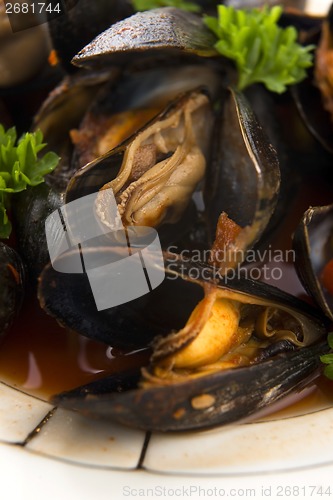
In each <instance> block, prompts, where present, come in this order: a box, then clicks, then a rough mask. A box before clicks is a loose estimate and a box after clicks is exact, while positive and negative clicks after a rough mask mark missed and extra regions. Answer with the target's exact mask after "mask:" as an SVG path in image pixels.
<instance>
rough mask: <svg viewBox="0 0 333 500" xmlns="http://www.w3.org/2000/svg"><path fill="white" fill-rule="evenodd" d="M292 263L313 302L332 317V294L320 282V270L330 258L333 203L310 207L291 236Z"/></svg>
mask: <svg viewBox="0 0 333 500" xmlns="http://www.w3.org/2000/svg"><path fill="white" fill-rule="evenodd" d="M293 246H294V250H295V259H296V260H295V266H296V270H297V273H298V275H299V278H300V280H301V282H302V283H303V285H304V287H305V289H306V290H307V292H308V293H309V294H310V295H311V296H312V297H313V299H314V300H315V302H316V304H318V306H319V307H321V309H322V310H323V312H324V313H325V314H326V315H327V316H328V317H329V318H330V319H331V320H333V296H332V295H330V294H329V292H328V291H326V290H325V288H324V286H323V285H322V283H321V279H320V277H321V273H322V272H323V269H324V267H325V265H326V264H327V263H328V262H329V260H330V259H332V258H333V205H327V206H325V207H311V208H309V209H308V210H307V211H306V212H305V214H304V216H303V218H302V220H301V222H300V223H299V225H298V227H297V229H296V231H295V234H294V237H293Z"/></svg>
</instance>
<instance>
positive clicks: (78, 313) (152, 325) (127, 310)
mask: <svg viewBox="0 0 333 500" xmlns="http://www.w3.org/2000/svg"><path fill="white" fill-rule="evenodd" d="M85 252H89V256H90V259H91V260H93V261H94V262H96V263H97V262H98V261H102V262H103V264H104V265H105V264H106V263H107V262H108V260H110V257H111V256H112V250H110V248H101V247H98V248H88V249H86V250H85ZM74 253H75V251H72V252H68V254H67V255H66V254H64V255H63V256H62V257H60V258H59V259H58V261H57V262H58V264H59V265H61V263H62V262H64V263H66V259H70V258H71V257H72V256H73V255H74ZM105 279H106V280H107V279H108V276H107V275H106V276H105ZM128 287H131V283H128ZM38 297H39V301H40V304H41V306H42V308H43V309H44V310H45V311H46V312H47V313H49V314H50V315H51V316H54V317H55V318H56V319H57V321H58V322H59V323H60V324H62V325H63V326H66V327H67V328H70V329H72V330H75V331H77V332H79V333H80V334H82V335H84V336H86V337H89V338H93V339H95V340H99V341H101V342H104V343H106V344H108V345H112V346H115V347H127V348H128V347H135V348H137V347H146V346H147V344H148V343H149V342H151V341H152V339H153V338H154V337H156V335H165V334H167V333H169V332H170V330H171V329H173V328H178V329H179V328H181V327H182V326H183V325H184V323H185V322H186V319H187V318H188V316H189V315H190V313H191V311H192V310H193V308H194V307H195V305H196V304H197V302H198V301H199V300H200V299H201V298H202V290H201V288H200V287H198V286H196V285H194V284H189V283H186V282H185V281H184V280H182V279H181V278H177V279H176V278H175V279H173V280H169V279H165V280H164V281H163V283H162V284H161V285H159V286H158V287H157V288H155V289H154V290H152V291H150V292H149V293H148V294H146V295H143V296H141V297H139V298H137V299H135V300H132V301H131V302H128V303H125V304H122V305H119V306H115V307H111V308H109V309H105V310H102V311H98V310H97V307H96V303H95V300H94V297H93V293H92V289H91V286H90V284H89V280H88V276H87V274H79V273H78V274H74V273H68V274H65V273H61V272H58V271H56V270H54V268H53V267H52V266H51V264H49V265H48V266H46V267H45V269H44V270H43V272H42V274H41V276H40V278H39V288H38ZM180 303H181V304H182V307H179V304H180Z"/></svg>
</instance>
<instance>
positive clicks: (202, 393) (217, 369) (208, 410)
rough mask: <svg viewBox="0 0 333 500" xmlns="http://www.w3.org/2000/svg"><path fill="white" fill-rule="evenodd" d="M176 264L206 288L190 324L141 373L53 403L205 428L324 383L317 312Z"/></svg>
mask: <svg viewBox="0 0 333 500" xmlns="http://www.w3.org/2000/svg"><path fill="white" fill-rule="evenodd" d="M171 263H172V267H171V266H170V269H171V271H170V272H171V274H173V275H174V276H177V278H178V279H180V280H181V281H182V282H184V280H185V284H187V286H188V287H189V292H190V293H191V287H192V286H193V285H194V283H195V284H196V286H197V287H199V288H201V287H204V288H205V289H206V290H207V291H206V293H205V297H204V298H203V299H202V301H201V302H199V304H198V305H197V306H196V309H195V310H194V312H193V313H192V315H191V317H190V319H189V321H188V323H187V324H186V326H185V327H184V328H183V329H181V330H180V331H179V332H178V333H175V332H173V333H171V334H170V335H169V336H167V337H164V338H159V339H157V340H156V341H155V345H153V355H152V357H151V365H150V366H148V367H144V368H143V370H142V373H141V374H140V371H135V372H124V373H118V374H116V375H114V376H110V377H107V378H105V379H102V380H99V381H97V382H95V383H92V384H89V385H87V386H83V387H81V388H78V389H74V390H73V391H69V392H67V393H63V394H59V395H57V396H56V397H55V398H54V399H53V402H54V403H56V404H58V405H60V406H63V407H65V408H70V409H74V410H76V411H80V412H82V413H84V414H86V415H90V416H94V417H101V418H108V419H111V420H114V421H117V422H120V423H123V424H126V425H130V426H135V427H139V428H142V429H146V430H154V431H156V430H158V431H170V430H173V431H176V430H177V431H178V430H190V429H203V428H207V427H212V426H216V425H222V424H226V423H230V422H233V421H235V420H238V419H239V418H244V417H246V416H249V415H251V414H252V413H254V412H256V411H257V410H259V409H260V408H262V407H265V406H267V405H269V404H271V403H273V402H274V401H277V400H278V399H280V398H281V397H283V396H285V395H286V394H288V393H290V392H291V391H293V390H295V389H300V388H301V387H303V386H304V385H305V384H307V383H309V381H310V380H313V378H314V377H315V376H317V375H318V373H319V369H320V361H319V355H321V354H323V353H325V352H327V351H328V346H327V344H326V342H325V341H321V342H320V339H322V338H323V337H324V336H325V331H326V330H325V322H323V321H322V318H321V316H320V314H318V311H316V310H314V309H312V308H311V307H309V306H308V305H306V304H305V303H303V302H302V301H298V300H296V299H295V298H293V297H291V296H289V295H288V294H285V293H282V292H281V291H279V290H277V289H275V288H273V287H270V286H267V285H264V284H263V283H259V282H254V281H251V280H244V279H242V280H237V279H236V280H229V281H228V280H223V279H219V280H217V278H216V275H215V273H214V270H213V268H208V267H207V266H206V265H198V264H195V263H194V262H191V261H187V262H183V261H182V260H181V259H180V260H177V264H176V265H175V261H174V259H171V261H170V262H169V264H171ZM166 266H167V267H168V260H166ZM179 273H181V275H180V274H179ZM192 275H195V276H196V278H195V279H193V278H191V276H192ZM173 283H174V286H175V287H176V288H177V284H178V280H175V281H173ZM183 285H184V283H183ZM185 286H186V285H185ZM207 287H208V288H207ZM187 293H188V292H187ZM232 332H233V333H232ZM273 346H275V347H274V348H273Z"/></svg>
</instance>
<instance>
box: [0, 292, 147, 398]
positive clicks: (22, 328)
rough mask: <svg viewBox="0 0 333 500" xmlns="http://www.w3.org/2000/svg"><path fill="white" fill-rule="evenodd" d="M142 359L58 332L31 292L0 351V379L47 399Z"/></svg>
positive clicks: (136, 353) (140, 352) (144, 354)
mask: <svg viewBox="0 0 333 500" xmlns="http://www.w3.org/2000/svg"><path fill="white" fill-rule="evenodd" d="M27 295H29V294H27ZM148 358H149V351H148V349H142V350H138V351H132V352H123V351H120V350H116V349H113V348H111V347H109V346H107V345H105V344H103V343H101V342H97V341H94V340H90V339H88V338H85V337H83V336H81V335H78V334H77V333H76V332H74V331H69V330H67V329H65V328H62V327H61V326H60V325H58V323H57V322H56V321H55V320H54V318H51V317H50V316H48V315H47V314H45V313H44V312H43V311H42V310H41V309H40V307H39V304H38V302H37V299H36V298H34V294H33V293H31V294H30V297H29V298H28V299H27V300H26V301H25V302H24V304H23V308H22V311H21V313H20V316H19V318H17V321H16V323H15V324H14V326H13V328H12V329H11V331H10V332H8V334H7V336H6V337H5V339H4V340H3V342H2V344H1V346H0V367H1V368H0V380H2V381H4V382H6V383H8V384H10V385H12V386H14V387H17V388H19V389H20V390H22V391H23V392H26V393H28V394H32V395H35V396H38V397H41V398H42V399H48V398H49V397H50V396H52V395H54V394H56V393H58V392H61V391H66V390H69V389H73V388H74V387H77V386H79V385H82V384H87V383H89V382H92V381H93V380H96V379H99V378H101V377H103V376H105V375H108V374H111V373H114V372H116V371H120V370H126V369H129V368H135V367H137V366H141V365H142V364H143V363H146V362H147V361H148Z"/></svg>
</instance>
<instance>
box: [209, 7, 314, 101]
mask: <svg viewBox="0 0 333 500" xmlns="http://www.w3.org/2000/svg"><path fill="white" fill-rule="evenodd" d="M217 9H218V17H217V18H216V17H211V16H206V17H205V18H204V22H205V24H206V26H207V27H208V28H210V29H211V30H212V31H213V33H214V34H215V35H216V37H217V38H218V40H217V42H216V44H215V49H216V50H217V52H219V53H220V54H222V55H223V56H225V57H227V58H229V59H232V60H233V61H234V62H235V64H236V67H237V70H238V75H239V80H238V88H239V89H240V90H243V89H244V88H246V87H248V86H249V85H252V84H253V83H263V84H264V85H265V86H266V87H267V89H268V90H270V91H272V92H277V93H279V94H280V93H282V92H284V91H285V90H286V86H287V85H292V84H294V83H297V82H299V81H301V80H303V79H304V78H305V77H306V69H307V68H309V67H310V66H311V65H312V60H313V56H312V54H311V53H310V52H311V51H312V50H313V49H314V46H313V45H308V46H306V47H303V46H301V45H300V44H298V43H297V31H296V29H295V28H294V27H293V26H289V27H287V28H281V27H280V26H278V24H277V22H278V20H279V19H280V16H281V14H282V8H281V7H280V6H275V7H273V8H271V9H269V8H268V7H267V6H265V7H264V8H263V9H250V10H237V9H235V8H233V7H226V6H225V5H219V6H218V8H217Z"/></svg>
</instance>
